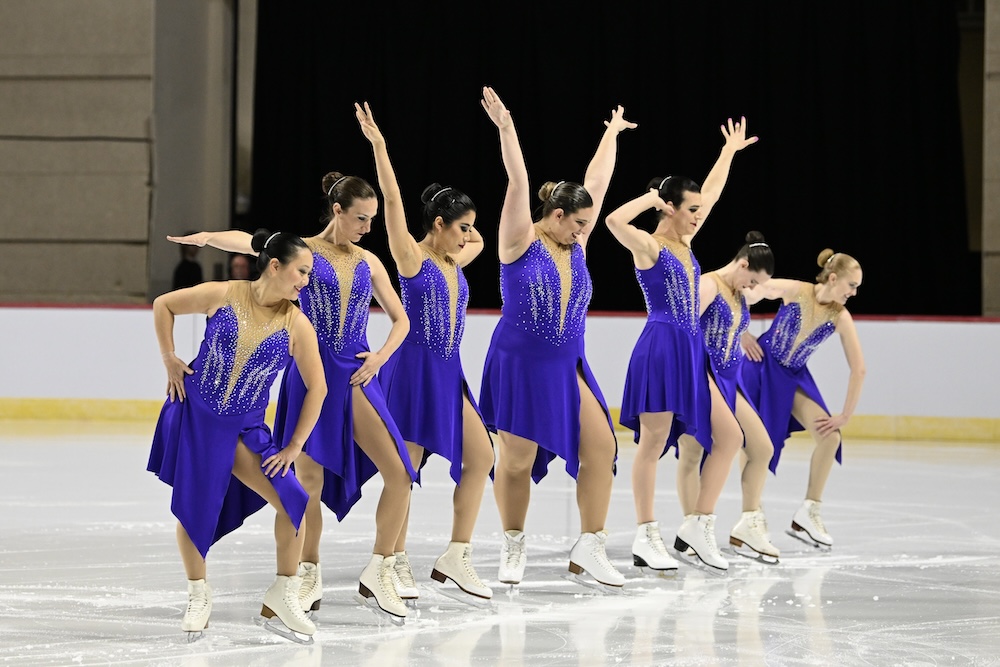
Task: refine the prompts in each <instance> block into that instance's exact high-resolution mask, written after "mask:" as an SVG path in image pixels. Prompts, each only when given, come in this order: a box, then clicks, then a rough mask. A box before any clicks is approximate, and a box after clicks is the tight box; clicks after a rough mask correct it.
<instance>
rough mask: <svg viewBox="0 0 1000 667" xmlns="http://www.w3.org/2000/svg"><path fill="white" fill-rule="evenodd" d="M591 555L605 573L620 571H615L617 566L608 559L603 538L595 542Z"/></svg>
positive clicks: (661, 542) (661, 544) (661, 543)
mask: <svg viewBox="0 0 1000 667" xmlns="http://www.w3.org/2000/svg"><path fill="white" fill-rule="evenodd" d="M650 542H652V540H650ZM660 546H661V547H662V546H663V541H662V540H661V541H660ZM590 555H591V556H593V557H594V560H595V561H597V564H598V565H600V566H601V568H602V569H603V570H604V571H605V572H618V570H616V569H615V566H614V565H612V564H611V559H610V558H608V553H607V551H605V549H604V540H603V539H602V538H601V536H598V537H597V539H596V540H595V541H594V544H593V546H592V547H591V548H590Z"/></svg>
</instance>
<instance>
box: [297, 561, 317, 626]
mask: <svg viewBox="0 0 1000 667" xmlns="http://www.w3.org/2000/svg"><path fill="white" fill-rule="evenodd" d="M299 577H301V578H302V586H301V587H300V588H299V602H300V603H302V611H304V612H305V613H306V616H309V615H311V614H312V612H314V611H317V610H318V609H319V605H320V602H322V601H323V575H322V573H320V569H319V563H308V562H305V561H303V562H301V563H299Z"/></svg>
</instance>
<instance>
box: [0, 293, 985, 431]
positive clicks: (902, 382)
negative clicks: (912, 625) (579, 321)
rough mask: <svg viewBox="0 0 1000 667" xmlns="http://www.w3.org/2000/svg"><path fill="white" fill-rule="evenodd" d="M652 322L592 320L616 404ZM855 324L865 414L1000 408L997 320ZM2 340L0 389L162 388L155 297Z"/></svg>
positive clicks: (193, 328) (832, 387)
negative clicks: (150, 303) (863, 369)
mask: <svg viewBox="0 0 1000 667" xmlns="http://www.w3.org/2000/svg"><path fill="white" fill-rule="evenodd" d="M498 318H499V314H496V313H487V314H478V313H476V314H470V315H469V317H468V322H467V325H466V333H465V340H464V342H463V345H462V360H463V363H464V366H465V372H466V376H467V377H468V379H469V383H470V385H471V387H472V389H473V391H474V392H475V393H478V390H479V382H480V379H481V376H482V366H483V360H484V359H485V356H486V348H487V346H488V344H489V340H490V336H491V335H492V333H493V328H494V327H495V325H496V322H497V320H498ZM204 320H205V318H204V317H202V316H183V317H179V318H178V319H177V323H176V326H175V344H176V349H177V351H178V354H180V355H181V356H182V358H185V357H186V358H193V357H194V355H195V354H196V352H197V349H198V345H199V343H200V340H201V335H202V332H203V331H204ZM644 322H645V319H644V317H643V316H642V315H641V314H635V315H631V314H629V315H614V316H604V315H592V316H590V318H589V319H588V325H587V357H588V359H589V361H590V364H591V366H592V367H593V370H594V373H595V375H596V376H597V379H598V382H600V385H601V389H602V391H603V392H604V395H605V398H606V399H607V401H608V405H609V406H611V407H612V408H615V407H617V406H619V405H620V403H621V395H622V390H623V388H624V383H625V370H626V368H627V366H628V359H629V355H630V353H631V350H632V345H633V344H634V343H635V340H636V339H637V338H638V337H639V333H640V332H641V331H642V327H643V324H644ZM767 323H768V320H767V319H764V318H755V319H754V321H753V324H752V325H751V331H752V332H753V333H755V334H759V333H761V332H763V331H764V329H765V328H766V326H767ZM388 329H389V320H388V317H386V315H385V314H384V313H382V312H381V311H380V310H378V309H375V310H373V311H372V315H371V323H370V326H369V341H370V342H371V344H373V345H376V346H377V345H378V344H379V343H380V342H381V341H383V340H384V339H385V336H386V333H387V332H388ZM858 332H859V335H860V337H861V342H862V345H863V348H864V353H865V361H866V364H867V368H868V373H867V377H866V379H865V386H864V391H863V392H862V396H861V402H860V403H859V405H858V408H857V411H856V414H857V415H875V416H919V417H947V418H986V419H996V418H1000V401H998V400H997V398H996V397H997V396H998V395H1000V322H995V321H987V320H975V319H970V320H924V319H919V320H913V319H910V320H907V319H889V318H871V319H860V320H859V321H858ZM0 349H2V350H3V351H4V352H3V357H4V372H3V373H2V374H0V399H53V398H56V399H58V398H65V399H104V400H108V399H111V400H161V399H162V398H163V391H164V384H165V383H164V372H163V366H162V364H161V362H160V354H159V350H158V347H157V344H156V337H155V335H154V333H153V316H152V310H151V309H150V308H148V307H140V308H78V307H66V308H62V307H39V308H33V307H0ZM809 366H810V369H811V371H812V373H813V375H814V377H815V378H816V380H817V382H818V383H819V386H820V389H821V390H822V391H823V395H824V398H826V400H827V404H828V405H829V407H830V409H831V410H834V411H836V410H839V408H840V406H841V405H842V403H843V400H844V394H845V391H846V387H847V374H848V368H847V364H846V362H845V360H844V355H843V351H842V349H841V346H840V343H839V339H838V338H837V337H836V336H834V337H832V338H831V339H830V340H828V341H827V342H826V343H824V344H823V345H822V346H821V347H820V348H819V350H818V351H817V352H816V354H815V355H814V357H813V359H812V361H811V362H810V364H809ZM276 388H277V384H276V385H275V392H274V393H276Z"/></svg>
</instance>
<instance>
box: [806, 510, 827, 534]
mask: <svg viewBox="0 0 1000 667" xmlns="http://www.w3.org/2000/svg"><path fill="white" fill-rule="evenodd" d="M809 520H810V521H812V522H813V525H814V526H816V528H817V529H819V531H820V532H821V533H826V534H829V533H828V532H827V530H826V526H825V525H823V517H821V516H820V515H819V505H812V506H811V507H810V508H809Z"/></svg>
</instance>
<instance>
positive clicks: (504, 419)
mask: <svg viewBox="0 0 1000 667" xmlns="http://www.w3.org/2000/svg"><path fill="white" fill-rule="evenodd" d="M482 105H483V109H485V110H486V113H487V115H488V116H489V117H490V120H492V121H493V123H494V124H495V125H496V126H497V128H498V130H499V133H500V151H501V155H502V156H503V164H504V168H505V169H506V171H507V178H508V182H507V192H506V195H505V197H504V203H503V208H502V209H501V212H500V226H499V239H498V241H499V255H500V262H501V264H500V290H501V294H502V297H503V310H502V315H501V317H500V322H499V323H498V324H497V327H496V330H495V331H494V332H493V338H492V340H491V341H490V346H489V350H488V352H487V354H486V363H485V366H484V369H483V384H482V392H481V393H480V405H481V407H482V409H483V417H484V420H485V421H486V424H487V426H488V427H489V429H490V430H491V431H494V432H496V433H497V434H498V435H499V437H500V451H499V456H498V458H499V462H498V465H497V468H496V472H495V480H494V492H495V494H496V499H497V505H498V506H499V510H500V519H501V522H502V523H503V528H504V543H503V545H502V548H501V552H500V571H499V577H498V578H499V580H500V581H501V582H502V583H505V584H512V585H513V584H518V583H520V581H521V578H522V577H523V576H524V567H525V563H526V557H525V537H524V532H523V531H524V522H525V518H526V516H527V513H528V500H529V496H530V493H531V480H532V478H534V480H535V481H536V482H538V481H540V480H541V479H542V477H544V476H545V474H546V472H547V468H548V464H549V462H550V461H552V459H554V458H555V457H557V456H558V457H560V458H562V459H563V460H565V461H566V471H567V472H568V473H569V474H570V475H572V476H573V477H574V478H576V480H577V493H576V499H577V506H578V507H579V511H580V531H581V535H580V538H579V539H578V540H577V542H576V544H575V545H574V546H573V549H572V551H571V552H570V562H569V571H570V573H571V575H572V576H573V577H574V578H576V580H577V581H578V582H580V583H584V584H588V585H595V586H598V587H610V588H611V589H617V590H620V589H621V586H622V585H624V583H625V578H624V577H623V576H622V575H621V573H620V572H618V570H616V569H615V567H614V565H612V563H611V561H610V560H608V557H607V554H606V553H605V548H604V545H605V542H606V540H607V533H606V532H605V531H604V522H605V520H606V519H607V514H608V505H609V503H610V501H611V486H612V482H613V480H614V465H615V459H616V456H617V451H618V446H617V441H616V439H615V435H614V430H613V428H612V426H611V418H610V416H609V413H608V408H607V405H606V404H605V402H604V397H603V396H602V395H601V391H600V389H599V388H598V386H597V381H596V379H595V378H594V375H593V373H592V372H591V370H590V366H589V365H588V363H587V359H586V356H585V355H584V336H583V334H584V327H585V324H586V316H587V306H588V304H589V303H590V296H591V293H592V291H593V285H592V283H591V279H590V273H589V272H588V271H587V264H586V255H585V252H586V251H585V249H586V245H587V239H588V238H589V236H590V232H591V231H592V230H593V227H594V223H595V222H596V220H597V217H598V215H599V214H600V210H601V204H602V203H603V201H604V195H605V193H606V192H607V189H608V183H609V182H610V180H611V175H612V172H613V171H614V165H615V158H616V155H617V152H618V146H617V141H618V133H619V132H621V131H622V130H625V129H627V128H634V127H636V124H635V123H631V122H629V121H627V120H625V118H624V109H622V107H620V106H619V107H618V108H617V109H615V110H614V111H612V113H611V119H610V120H609V121H605V125H606V126H607V129H606V130H605V131H604V135H603V136H602V137H601V141H600V143H599V144H598V147H597V151H596V153H595V154H594V157H593V158H592V159H591V162H590V164H589V165H588V167H587V173H586V175H585V177H584V184H583V185H579V184H577V183H569V182H563V181H561V182H559V183H552V182H549V183H546V184H545V185H543V186H542V188H541V190H540V191H539V193H538V195H539V197H540V198H541V200H542V202H543V203H542V206H541V217H540V219H538V220H537V222H536V221H534V220H533V217H532V212H531V205H530V191H529V187H530V186H529V183H528V170H527V168H526V167H525V164H524V157H523V155H522V154H521V147H520V145H519V143H518V138H517V133H516V132H515V130H514V123H513V121H512V120H511V116H510V112H509V111H508V110H507V108H506V107H505V106H504V104H503V102H502V101H501V100H500V98H499V97H498V96H497V94H496V92H494V91H493V89H492V88H488V87H486V88H483V99H482ZM584 572H586V573H588V574H589V575H590V576H591V577H593V579H594V580H595V581H596V584H590V583H589V582H587V581H586V580H584V579H582V578H579V577H580V575H582V574H583V573H584Z"/></svg>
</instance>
